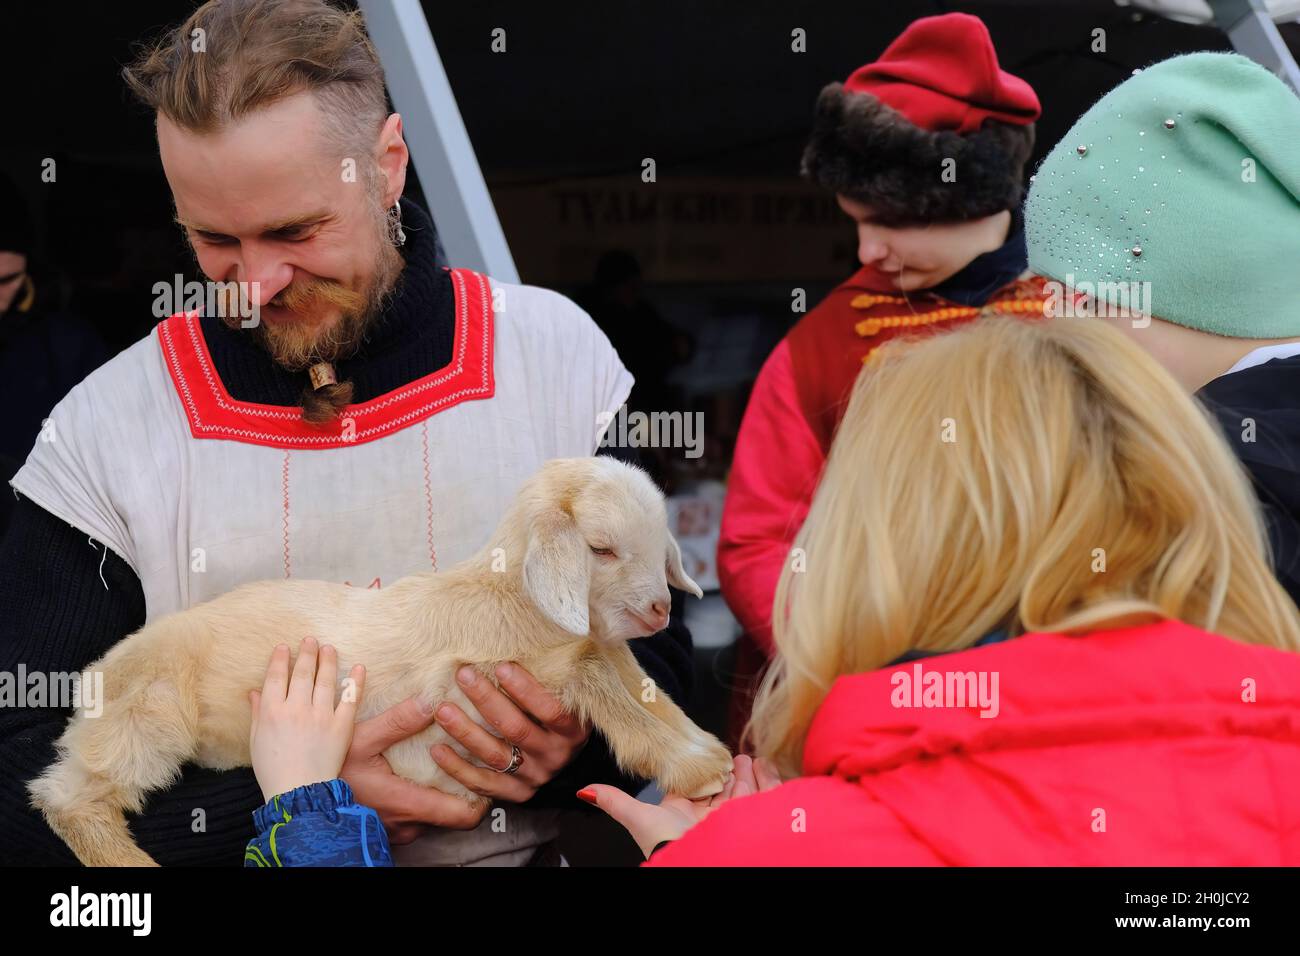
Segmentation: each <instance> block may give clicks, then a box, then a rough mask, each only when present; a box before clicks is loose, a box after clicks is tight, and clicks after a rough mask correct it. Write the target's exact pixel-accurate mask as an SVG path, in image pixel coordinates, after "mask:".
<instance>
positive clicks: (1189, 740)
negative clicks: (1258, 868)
mask: <svg viewBox="0 0 1300 956" xmlns="http://www.w3.org/2000/svg"><path fill="white" fill-rule="evenodd" d="M931 672H938V673H939V674H941V675H949V674H962V673H967V674H970V675H972V677H973V680H974V681H975V682H976V684H975V686H979V685H978V681H979V680H983V681H984V684H983V685H982V686H983V688H984V689H985V690H986V691H987V692H988V695H987V697H985V698H983V700H984V701H985V702H986V703H991V705H992V706H985V707H984V708H983V709H984V710H985V712H989V713H992V712H993V711H994V710H996V714H995V715H993V716H988V717H981V716H980V707H979V706H978V705H977V706H975V707H965V708H963V707H960V706H946V707H932V706H924V704H925V703H926V701H927V699H929V700H930V701H931V702H933V701H935V700H939V699H940V694H939V692H937V691H935V690H934V688H933V687H932V685H933V684H934V683H935V682H936V681H938V680H939V678H929V677H927V676H926V675H928V674H930V673H931ZM995 675H996V677H995ZM943 681H944V684H945V685H946V686H945V688H944V689H945V690H948V691H950V692H951V695H950V696H949V697H948V698H947V702H948V703H949V704H954V703H959V702H960V698H959V697H957V696H956V694H957V691H958V690H959V688H961V687H965V688H969V687H970V686H972V685H971V684H963V683H962V682H960V681H955V680H952V681H950V680H949V678H947V677H946V676H945V677H944V678H943ZM994 690H996V694H995V693H993V692H994ZM968 702H969V698H968ZM903 704H906V705H907V706H902V705H903ZM918 705H921V706H918ZM803 772H804V776H802V777H800V778H798V779H796V780H792V781H789V782H787V783H785V784H783V785H782V786H780V787H778V788H777V789H775V790H772V791H769V792H767V793H762V794H758V795H755V796H751V797H745V798H743V799H740V800H735V801H733V802H731V803H727V804H724V805H723V806H722V807H721V808H719V809H718V810H717V811H715V812H714V813H712V814H711V815H710V816H709V817H707V818H706V819H705V820H704V821H703V822H702V823H701V824H699V825H698V826H696V827H695V828H694V829H693V830H691V831H690V832H689V833H687V834H686V835H685V836H684V837H683V838H682V839H680V840H678V841H677V842H675V843H673V844H671V845H670V846H668V847H666V848H664V849H663V850H661V851H660V852H659V853H656V854H655V855H654V857H653V859H652V860H651V861H650V864H651V865H659V866H707V865H749V866H763V865H812V866H869V865H877V866H908V865H916V866H937V865H958V866H965V865H969V866H979V865H991V866H1004V865H1013V866H1019V865H1025V866H1044V865H1047V866H1058V865H1060V866H1077V865H1084V866H1100V865H1118V866H1129V865H1135V866H1136V865H1142V866H1204V865H1215V866H1252V865H1268V866H1288V865H1289V866H1295V865H1300V654H1292V653H1288V652H1283V651H1278V650H1273V649H1270V648H1263V647H1256V646H1252V645H1247V644H1241V643H1239V642H1236V641H1232V640H1229V639H1227V638H1224V637H1220V636H1218V635H1215V634H1207V633H1205V632H1204V631H1201V630H1198V629H1196V628H1194V627H1189V626H1188V625H1186V624H1182V623H1180V622H1177V621H1166V622H1163V623H1159V624H1151V625H1144V626H1139V627H1131V628H1125V629H1118V630H1112V631H1099V632H1096V633H1093V634H1090V635H1087V636H1086V637H1070V636H1063V635H1059V634H1033V635H1026V636H1024V637H1020V638H1016V639H1013V640H1009V641H1005V642H1003V643H999V644H992V645H989V646H986V647H980V648H975V649H972V650H968V651H963V652H960V653H955V654H944V655H938V656H935V657H931V658H927V659H924V660H922V661H919V662H913V663H909V664H900V665H895V666H893V667H890V668H886V669H884V670H880V671H873V672H869V673H865V674H854V675H851V676H848V677H841V678H840V679H839V680H837V681H836V682H835V684H834V686H833V687H832V688H831V691H830V693H829V695H828V696H827V698H826V700H825V702H824V703H823V704H822V706H821V708H820V710H819V711H818V713H817V715H816V718H815V719H814V721H813V724H812V727H811V729H810V731H809V734H808V741H807V745H806V747H805V754H804V767H803Z"/></svg>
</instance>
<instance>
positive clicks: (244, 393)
mask: <svg viewBox="0 0 1300 956" xmlns="http://www.w3.org/2000/svg"><path fill="white" fill-rule="evenodd" d="M402 214H403V222H404V228H405V231H406V234H407V237H408V238H407V243H406V245H405V246H404V247H403V253H404V255H405V256H406V259H407V266H406V268H405V270H404V271H403V276H402V280H401V282H400V283H399V286H398V289H397V290H396V292H395V294H394V296H393V299H392V301H391V302H390V303H389V305H388V306H387V308H386V309H385V312H384V315H383V317H382V319H381V321H380V323H379V325H378V327H377V328H376V330H375V332H374V334H372V335H371V336H370V337H369V339H368V340H367V342H366V343H365V345H363V347H362V348H361V349H360V350H359V351H358V353H357V354H356V355H355V356H353V357H352V358H351V359H348V360H346V361H342V362H339V363H338V370H339V373H340V376H339V377H340V380H344V379H348V378H350V379H351V380H352V381H353V383H354V386H355V393H354V401H356V402H364V401H368V400H369V399H371V398H373V397H375V396H377V395H381V394H383V393H385V392H388V391H391V390H393V389H395V388H398V387H400V386H401V385H403V384H405V383H406V382H409V381H411V380H412V379H415V378H419V377H421V376H423V375H426V374H428V373H430V372H432V371H434V370H436V369H438V368H441V367H442V366H443V365H445V364H446V363H447V361H448V360H449V358H450V356H451V349H452V339H453V335H452V330H453V328H454V316H453V309H452V306H453V302H452V293H451V286H450V281H449V278H448V276H447V274H446V273H445V272H444V271H443V270H442V269H441V268H439V267H438V266H437V263H436V261H435V255H434V242H435V239H434V232H433V224H432V221H431V220H430V219H429V217H428V215H427V214H426V213H425V212H424V211H423V210H421V209H420V208H419V207H418V206H416V205H414V204H413V203H410V202H408V201H404V202H403V203H402ZM204 334H205V336H206V337H207V340H208V346H209V349H210V351H211V353H212V358H213V362H214V363H215V365H216V367H217V371H218V373H219V374H220V376H221V379H222V381H223V383H224V384H225V385H226V388H227V389H228V390H229V391H230V393H231V394H232V395H233V396H234V397H235V398H238V399H240V400H243V401H250V402H263V403H267V404H280V405H287V404H295V403H296V401H297V396H298V394H299V393H300V392H301V390H302V388H303V387H304V385H305V384H306V376H305V373H291V372H286V371H285V370H284V369H281V368H280V367H278V366H276V365H275V364H274V363H272V362H271V361H270V360H269V358H268V357H267V356H266V355H265V353H263V352H262V351H260V350H259V349H257V348H256V347H255V346H253V345H252V344H251V343H249V342H248V341H247V340H246V339H244V338H241V337H240V335H239V333H237V332H233V331H231V330H228V329H226V328H225V327H224V326H222V325H221V324H220V323H219V322H208V321H205V322H204ZM679 605H680V600H677V601H674V608H675V611H674V615H673V617H672V619H671V622H670V624H669V627H668V629H667V630H665V631H664V632H662V633H660V634H656V635H654V636H653V637H649V638H645V639H643V640H639V641H634V642H633V643H632V650H633V652H634V653H635V655H636V657H637V659H638V661H640V663H641V665H642V667H644V668H645V670H646V673H647V674H648V675H649V676H650V677H651V678H653V679H654V681H655V682H656V684H657V685H658V686H659V687H661V688H663V689H664V690H665V691H667V692H668V693H669V694H670V695H671V696H672V697H673V699H675V700H679V701H680V700H685V699H686V698H687V697H688V696H689V694H690V689H691V683H692V674H693V672H692V659H691V637H690V633H689V631H687V629H686V628H685V626H684V625H683V624H682V622H681V617H680V615H679V614H678V613H677V611H676V608H677V607H678V606H679ZM144 619H145V600H144V591H143V588H142V587H141V584H140V580H139V579H138V578H137V577H136V575H135V572H133V571H132V570H131V568H130V566H129V565H128V564H127V563H126V562H125V561H123V560H122V559H121V558H119V557H118V556H117V555H116V554H114V553H113V552H112V551H108V550H107V549H106V548H105V547H104V546H103V545H102V544H100V543H99V542H98V541H91V540H89V539H88V538H87V536H86V535H85V534H84V533H82V532H81V531H79V530H77V529H76V528H73V527H72V526H70V525H68V524H66V523H64V522H63V521H61V520H60V519H58V518H56V517H54V516H53V515H51V514H50V513H48V512H46V511H44V510H43V509H41V508H40V507H39V506H37V505H35V504H34V503H32V502H31V501H28V500H27V499H25V498H22V499H20V500H18V501H17V502H16V503H15V505H14V511H13V517H12V521H11V523H10V526H9V528H8V531H7V533H6V536H5V538H4V540H3V543H0V672H8V673H9V674H12V675H14V679H15V680H16V679H17V674H18V669H19V667H20V666H22V667H24V668H25V669H26V672H27V673H29V674H30V673H33V672H37V671H41V672H47V673H48V672H65V673H70V672H77V671H81V670H82V669H84V668H85V667H87V666H88V665H90V664H91V663H92V662H93V661H95V660H96V659H98V658H99V657H101V656H103V654H105V653H106V652H107V651H108V649H109V648H111V647H112V646H113V645H114V644H116V643H117V642H118V641H119V640H121V639H122V638H123V637H125V636H126V635H128V634H130V633H132V632H133V631H135V630H137V629H139V628H140V627H142V626H143V625H144ZM70 713H71V711H70V710H68V709H57V708H41V707H30V706H28V707H17V706H0V864H4V865H57V864H64V865H70V864H71V865H75V864H76V862H77V861H76V858H75V857H74V856H73V855H72V852H71V851H70V850H69V849H68V848H67V847H66V846H65V845H64V844H63V842H62V841H61V840H59V838H58V837H57V836H55V834H54V833H53V831H51V830H50V829H49V827H48V826H46V824H45V822H44V820H42V818H41V817H40V815H39V813H37V812H36V811H35V810H33V809H32V807H31V805H30V803H29V802H28V796H27V792H26V783H27V781H28V780H30V779H31V778H32V777H34V776H36V775H37V774H39V773H40V771H41V770H43V769H44V768H45V767H46V766H48V765H49V764H50V763H51V762H52V760H53V759H54V741H55V740H56V739H57V738H58V736H59V735H60V734H61V733H62V732H63V729H64V727H65V725H66V723H67V719H68V717H69V715H70ZM598 782H605V783H613V784H616V785H618V786H622V787H624V788H625V789H628V790H632V791H635V789H637V788H639V786H641V782H640V781H635V780H632V779H630V778H627V777H624V776H623V775H622V774H620V773H619V771H618V769H617V767H616V766H615V765H614V762H613V758H612V757H611V755H610V753H609V749H608V747H607V746H606V745H605V742H604V741H603V740H602V739H601V738H600V735H599V734H593V736H592V739H591V741H590V742H589V743H588V744H587V746H586V748H585V749H584V750H583V751H582V753H581V754H580V755H579V756H578V757H577V759H576V760H575V761H574V762H573V763H572V764H570V765H569V767H567V768H566V769H565V770H564V771H563V772H562V773H561V774H560V775H559V776H557V777H556V778H555V779H554V780H552V781H551V782H550V783H549V784H547V785H546V786H545V787H543V788H542V789H541V790H540V791H538V793H537V795H536V796H535V797H534V798H533V800H532V801H530V803H529V805H530V806H548V807H555V806H572V807H575V808H576V807H582V806H583V804H581V803H580V802H579V801H577V800H576V798H575V797H574V793H575V791H576V790H577V789H578V788H579V787H582V786H583V785H585V784H588V783H598ZM262 803H263V799H262V794H261V790H260V789H259V788H258V785H257V781H256V779H255V778H254V776H253V772H252V770H251V769H240V770H230V771H214V770H205V769H202V768H199V767H195V766H193V765H190V766H187V767H186V768H185V771H184V774H183V776H182V777H181V779H180V780H179V781H178V782H177V783H176V785H175V786H173V787H171V788H169V789H167V790H162V791H156V792H154V793H153V794H151V795H150V797H149V799H148V802H147V804H146V806H145V809H144V811H143V812H142V813H140V814H137V815H134V816H131V817H129V818H128V819H129V822H130V825H131V830H132V832H133V834H134V835H135V838H136V841H137V842H138V843H139V844H140V846H141V847H142V848H143V849H144V850H145V851H146V852H148V853H149V854H150V855H152V856H153V858H154V859H155V860H157V861H158V862H159V863H161V864H163V865H164V866H167V865H230V866H239V865H240V864H241V863H242V862H243V850H244V846H245V844H246V843H247V842H248V840H250V839H251V838H252V837H253V836H254V832H253V817H252V814H253V811H254V810H256V809H257V808H258V807H259V806H261V805H262ZM200 811H201V812H200Z"/></svg>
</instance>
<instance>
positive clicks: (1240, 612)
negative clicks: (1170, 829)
mask: <svg viewBox="0 0 1300 956" xmlns="http://www.w3.org/2000/svg"><path fill="white" fill-rule="evenodd" d="M796 547H797V548H799V549H802V552H803V556H802V558H801V560H802V561H803V562H804V563H805V566H806V567H805V568H804V569H799V568H798V565H797V564H796V563H794V562H787V566H786V568H785V570H784V572H783V573H782V575H781V580H780V584H779V585H778V588H777V595H776V603H775V610H774V614H773V630H774V635H775V639H776V646H777V650H778V655H777V659H776V661H775V663H774V664H773V666H772V667H771V668H770V669H769V672H768V674H767V675H766V677H765V678H764V681H763V684H762V687H761V688H760V691H759V696H758V700H757V701H756V703H755V708H754V716H753V719H752V721H751V723H750V726H749V728H747V734H748V735H749V736H750V737H751V738H752V741H753V743H754V745H755V748H756V750H755V752H756V753H757V754H759V755H761V756H765V757H768V758H769V759H771V760H773V761H774V762H775V763H776V764H777V765H778V767H779V768H780V769H781V770H782V772H783V773H785V774H797V773H799V772H800V762H801V760H802V753H803V742H804V738H805V737H806V735H807V732H808V727H809V724H810V723H811V721H812V717H813V715H814V713H815V711H816V709H817V707H818V706H819V705H820V703H821V701H822V699H823V698H824V697H825V694H826V692H827V691H828V690H829V688H830V686H831V683H832V682H833V681H834V680H835V678H836V677H838V676H840V675H842V674H852V673H857V672H861V671H867V670H872V669H874V668H878V667H881V666H884V665H885V664H887V663H889V662H890V661H892V660H894V659H895V658H897V657H899V656H900V655H902V654H904V653H905V652H907V651H912V650H924V651H952V650H958V649H962V648H966V647H970V646H971V645H972V644H974V643H975V642H976V641H977V640H979V639H980V638H981V637H983V636H985V635H987V634H988V633H989V632H991V631H994V630H996V629H998V628H1006V629H1008V630H1009V631H1010V633H1011V634H1012V635H1013V636H1014V635H1016V634H1020V633H1024V632H1028V631H1052V632H1081V631H1090V630H1096V629H1099V628H1103V627H1107V626H1110V627H1114V626H1121V625H1124V624H1132V623H1136V622H1140V621H1145V620H1152V619H1161V618H1176V619H1178V620H1182V621H1185V622H1187V623H1189V624H1192V625H1195V626H1197V627H1201V628H1203V629H1205V630H1212V631H1216V632H1218V633H1220V634H1223V635H1225V636H1227V637H1231V638H1235V639H1237V640H1240V641H1245V642H1248V643H1255V644H1268V645H1272V646H1274V647H1279V648H1284V649H1287V650H1297V649H1300V617H1298V615H1297V611H1296V607H1295V605H1294V604H1293V603H1292V602H1291V600H1290V598H1289V597H1288V596H1287V594H1286V593H1285V592H1284V591H1283V590H1282V588H1281V586H1280V585H1279V584H1278V583H1277V581H1276V579H1275V578H1274V576H1273V573H1272V571H1271V569H1270V567H1269V563H1268V560H1267V543H1266V537H1265V532H1264V527H1263V523H1262V520H1261V517H1260V513H1259V509H1258V507H1257V504H1256V501H1255V497H1254V494H1253V493H1252V491H1251V488H1250V486H1249V483H1248V480H1247V478H1246V476H1245V473H1244V472H1243V470H1242V468H1241V466H1240V465H1239V463H1238V462H1237V460H1236V458H1235V457H1234V456H1233V454H1232V452H1231V450H1230V449H1229V448H1228V446H1227V444H1226V443H1225V441H1224V439H1223V437H1222V436H1221V435H1220V433H1219V431H1218V426H1217V425H1216V424H1215V423H1214V422H1213V421H1212V420H1211V419H1210V417H1209V415H1208V414H1207V413H1206V412H1205V411H1204V409H1202V408H1201V407H1200V405H1199V404H1198V403H1196V402H1195V401H1194V400H1192V399H1190V398H1189V397H1188V396H1187V395H1186V394H1185V393H1184V392H1183V391H1182V390H1181V388H1180V387H1179V385H1178V384H1177V383H1176V382H1175V381H1174V379H1173V378H1172V377H1171V376H1170V375H1169V374H1168V373H1167V372H1166V371H1165V370H1164V369H1163V368H1161V367H1160V366H1159V365H1158V364H1157V363H1156V361H1155V360H1154V359H1152V358H1151V357H1150V356H1148V355H1147V354H1146V353H1145V352H1144V351H1142V349H1141V348H1139V347H1138V346H1137V345H1135V344H1133V343H1132V342H1130V341H1129V340H1128V339H1127V338H1126V337H1125V336H1124V335H1123V334H1121V333H1120V332H1118V331H1117V330H1115V329H1112V328H1110V327H1109V326H1107V325H1106V324H1105V323H1104V322H1101V321H1097V320H1090V319H1056V320H1051V321H1041V322H1026V321H1022V320H1018V319H1003V318H988V319H980V320H978V321H976V322H975V323H973V324H971V325H970V326H967V327H965V328H963V329H961V330H957V331H954V332H950V333H947V334H944V335H941V336H936V337H931V338H927V339H925V340H924V341H920V342H918V341H912V342H893V343H889V344H887V345H885V346H884V347H882V348H881V349H879V350H877V352H876V353H875V355H874V356H873V358H872V361H871V362H870V363H869V364H868V366H867V367H866V368H864V370H863V372H862V374H861V375H859V377H858V381H857V383H856V385H855V387H854V389H853V396H852V400H851V402H850V404H849V407H848V410H847V412H846V414H845V416H844V420H843V422H842V423H841V424H840V426H839V431H838V433H837V435H836V438H835V442H834V445H833V447H832V449H831V453H830V456H829V459H828V461H827V465H826V470H825V472H824V474H823V477H822V480H821V483H820V485H819V486H818V489H817V492H816V495H815V496H814V498H813V503H812V508H811V510H810V511H809V514H808V518H807V521H806V522H805V524H804V526H803V528H802V530H801V531H800V533H799V535H798V538H797V540H796ZM796 556H797V555H796Z"/></svg>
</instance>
